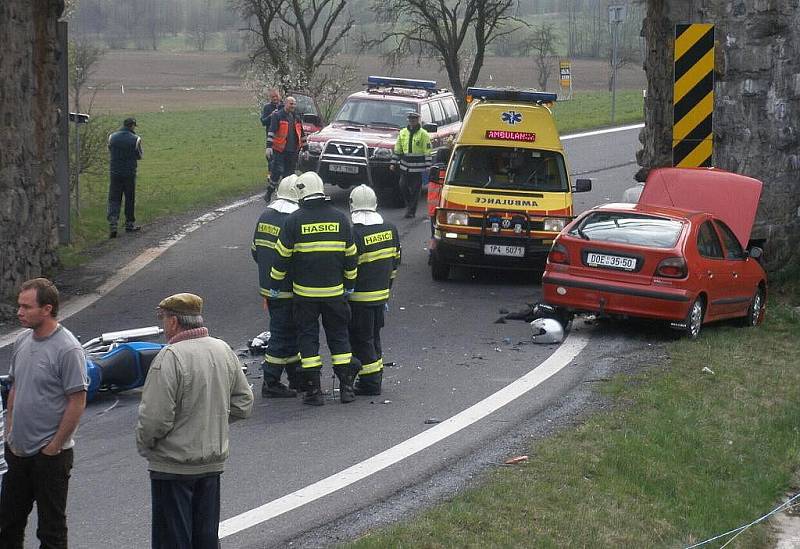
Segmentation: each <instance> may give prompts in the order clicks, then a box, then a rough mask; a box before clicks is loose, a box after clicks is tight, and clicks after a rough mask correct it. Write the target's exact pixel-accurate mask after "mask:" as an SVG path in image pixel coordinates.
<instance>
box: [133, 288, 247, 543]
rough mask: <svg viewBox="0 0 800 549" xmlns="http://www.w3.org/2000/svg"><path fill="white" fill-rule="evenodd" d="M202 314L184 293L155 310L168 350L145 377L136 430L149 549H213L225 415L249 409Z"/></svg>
mask: <svg viewBox="0 0 800 549" xmlns="http://www.w3.org/2000/svg"><path fill="white" fill-rule="evenodd" d="M202 309H203V300H202V299H201V298H200V297H198V296H196V295H194V294H187V293H182V294H175V295H172V296H170V297H167V298H165V299H163V300H162V301H161V303H159V304H158V317H159V319H160V320H161V321H162V323H163V326H164V333H165V334H166V337H167V341H168V344H167V346H166V347H164V348H163V349H162V350H161V352H159V354H158V355H157V356H156V358H155V359H153V363H152V364H151V366H150V370H149V371H148V373H147V380H146V381H145V384H144V390H143V392H142V402H141V404H140V405H139V421H138V422H137V425H136V445H137V447H138V449H139V453H140V454H141V455H142V456H144V457H145V458H147V461H148V469H149V470H150V487H151V499H152V532H151V541H152V547H153V548H154V549H160V548H170V549H173V548H181V549H183V548H187V549H188V548H192V549H206V548H208V549H217V547H218V544H219V540H218V537H217V531H218V530H219V515H220V475H221V473H222V470H223V467H224V464H225V459H227V457H228V421H229V416H230V417H232V418H246V417H248V416H249V415H250V413H251V412H252V410H253V392H252V390H251V388H250V385H249V384H248V382H247V378H245V375H244V373H243V372H242V368H241V366H240V364H239V359H238V358H237V357H236V354H235V353H234V352H233V350H231V348H230V347H229V346H228V345H227V344H226V343H225V342H224V341H222V340H220V339H216V338H213V337H209V335H208V329H207V328H205V327H204V326H203V317H202Z"/></svg>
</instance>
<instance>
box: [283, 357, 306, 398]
mask: <svg viewBox="0 0 800 549" xmlns="http://www.w3.org/2000/svg"><path fill="white" fill-rule="evenodd" d="M286 378H287V379H288V380H289V389H292V390H294V391H297V392H298V393H302V392H303V376H302V372H301V371H300V364H299V363H294V364H287V365H286Z"/></svg>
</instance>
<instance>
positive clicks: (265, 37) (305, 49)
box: [231, 0, 355, 84]
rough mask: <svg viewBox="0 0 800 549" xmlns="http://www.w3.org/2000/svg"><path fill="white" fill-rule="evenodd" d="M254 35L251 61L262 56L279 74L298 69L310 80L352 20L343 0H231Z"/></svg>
mask: <svg viewBox="0 0 800 549" xmlns="http://www.w3.org/2000/svg"><path fill="white" fill-rule="evenodd" d="M231 5H233V7H234V8H235V9H236V10H237V11H238V12H239V14H240V16H241V17H242V19H243V20H245V21H248V22H249V26H248V28H247V30H248V31H249V32H250V33H251V35H252V36H253V37H254V40H252V43H253V49H252V51H251V52H250V58H251V60H252V61H256V60H263V61H265V62H266V63H268V64H269V65H270V66H272V67H274V70H275V71H276V73H277V74H278V75H280V77H281V78H284V77H289V76H290V75H292V74H294V73H296V72H298V71H299V72H300V73H301V74H302V75H304V77H305V79H306V81H307V82H308V83H309V84H311V83H313V82H315V81H316V80H317V78H316V75H317V72H318V71H320V70H321V69H322V68H323V67H326V66H329V63H328V62H327V61H328V59H329V58H330V57H331V56H332V55H333V54H335V53H336V49H337V46H338V45H339V43H340V42H341V40H342V39H343V38H344V37H345V36H346V35H347V33H348V32H350V29H351V28H352V26H353V23H354V22H355V21H354V20H353V18H352V16H351V15H350V14H349V13H345V8H346V7H347V0H231Z"/></svg>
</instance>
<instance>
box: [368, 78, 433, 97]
mask: <svg viewBox="0 0 800 549" xmlns="http://www.w3.org/2000/svg"><path fill="white" fill-rule="evenodd" d="M367 87H368V88H369V89H372V88H405V89H409V90H424V91H427V92H430V93H434V92H436V91H437V88H436V81H435V80H413V79H411V78H392V77H390V76H368V77H367Z"/></svg>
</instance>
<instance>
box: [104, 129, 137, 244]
mask: <svg viewBox="0 0 800 549" xmlns="http://www.w3.org/2000/svg"><path fill="white" fill-rule="evenodd" d="M135 127H136V119H135V118H126V119H125V121H124V122H123V123H122V127H121V128H120V129H119V130H117V131H115V132H114V133H112V134H111V135H110V136H109V137H108V153H109V156H110V159H109V165H108V166H109V171H110V172H111V173H110V179H111V181H110V183H109V186H108V238H117V223H118V222H119V211H120V208H121V206H122V197H123V196H124V197H125V232H127V233H132V232H136V231H138V230H140V229H141V227H140V226H139V225H136V224H135V223H136V215H135V214H134V207H135V205H136V204H135V203H136V166H137V164H138V162H139V160H141V159H142V138H141V137H139V136H138V135H136V132H134V131H133V129H134V128H135Z"/></svg>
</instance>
